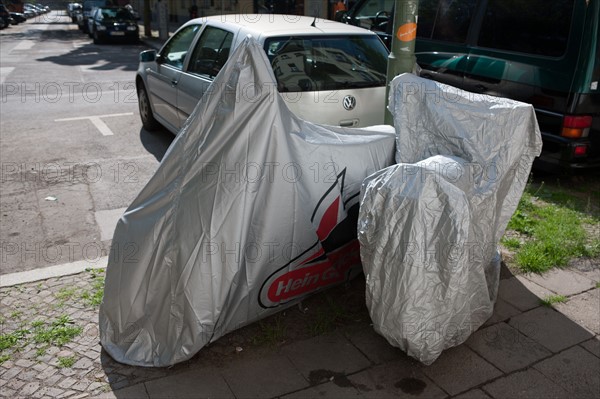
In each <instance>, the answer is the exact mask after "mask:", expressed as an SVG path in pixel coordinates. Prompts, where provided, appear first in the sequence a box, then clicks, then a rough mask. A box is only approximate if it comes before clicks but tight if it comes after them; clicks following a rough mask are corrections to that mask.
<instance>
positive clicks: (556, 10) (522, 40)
mask: <svg viewBox="0 0 600 399" xmlns="http://www.w3.org/2000/svg"><path fill="white" fill-rule="evenodd" d="M573 4H574V0H552V1H548V0H527V1H522V0H489V1H488V6H487V9H486V13H485V16H484V19H483V24H482V26H481V32H480V35H479V41H478V45H479V46H482V47H490V48H497V49H501V50H509V51H516V52H520V53H529V54H537V55H545V56H550V57H560V56H561V55H563V54H564V53H565V51H566V49H567V42H568V39H569V30H570V27H571V18H572V15H573Z"/></svg>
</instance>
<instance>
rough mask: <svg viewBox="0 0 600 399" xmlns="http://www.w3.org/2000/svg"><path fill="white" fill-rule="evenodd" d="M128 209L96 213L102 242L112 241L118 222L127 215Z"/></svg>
mask: <svg viewBox="0 0 600 399" xmlns="http://www.w3.org/2000/svg"><path fill="white" fill-rule="evenodd" d="M126 210H127V208H118V209H109V210H106V211H96V213H95V214H94V216H95V218H96V224H97V225H98V227H100V240H101V241H106V240H112V238H113V234H114V233H115V228H116V227H117V222H118V221H119V219H120V218H121V216H122V215H123V213H125V211H126Z"/></svg>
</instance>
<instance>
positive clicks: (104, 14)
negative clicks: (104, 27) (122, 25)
mask: <svg viewBox="0 0 600 399" xmlns="http://www.w3.org/2000/svg"><path fill="white" fill-rule="evenodd" d="M100 15H101V19H104V20H117V21H129V20H133V16H132V15H131V13H130V12H129V11H128V10H127V9H126V8H103V9H102V10H100Z"/></svg>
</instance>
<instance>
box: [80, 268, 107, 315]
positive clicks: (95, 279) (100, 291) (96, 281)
mask: <svg viewBox="0 0 600 399" xmlns="http://www.w3.org/2000/svg"><path fill="white" fill-rule="evenodd" d="M89 271H90V273H92V289H91V291H90V290H85V291H84V292H83V293H82V294H81V299H83V301H84V303H85V304H86V305H88V306H93V307H98V306H100V304H101V303H102V298H103V297H104V271H103V270H96V269H90V270H89Z"/></svg>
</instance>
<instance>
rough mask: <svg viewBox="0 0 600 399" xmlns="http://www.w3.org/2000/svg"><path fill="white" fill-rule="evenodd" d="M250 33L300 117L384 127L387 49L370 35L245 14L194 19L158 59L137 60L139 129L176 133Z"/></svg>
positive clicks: (319, 22) (152, 54) (146, 55)
mask: <svg viewBox="0 0 600 399" xmlns="http://www.w3.org/2000/svg"><path fill="white" fill-rule="evenodd" d="M249 35H250V36H252V37H253V38H255V39H256V40H257V41H258V42H259V43H260V44H261V46H262V47H263V48H264V50H265V53H266V55H267V57H268V58H269V61H270V63H271V66H272V68H273V72H274V75H275V78H276V80H277V90H278V91H279V93H281V94H282V95H283V98H284V100H285V102H286V103H287V105H288V107H289V108H290V110H291V111H292V112H293V113H294V114H295V115H297V116H298V117H300V118H302V119H304V120H308V121H311V122H315V123H320V124H326V125H334V126H345V127H364V126H371V125H378V124H382V123H383V119H384V109H385V81H386V68H387V57H388V50H387V49H386V47H385V45H384V44H383V43H382V42H381V40H380V39H379V37H378V36H377V35H376V34H375V33H373V32H370V31H368V30H365V29H362V28H357V27H354V26H351V25H345V24H341V23H338V22H334V21H329V20H323V19H315V18H312V17H303V16H292V15H272V14H256V15H252V14H244V15H222V16H213V17H206V18H197V19H194V20H191V21H189V22H187V23H186V24H184V25H183V26H182V27H181V28H179V29H178V30H177V32H175V34H174V35H173V36H172V37H171V38H170V39H169V40H168V41H167V42H166V43H165V44H164V46H163V47H162V48H161V49H160V51H159V52H158V53H156V51H154V50H148V51H144V52H142V53H141V54H140V65H139V68H138V71H137V76H136V87H137V93H138V103H139V108H140V116H141V118H142V122H143V125H144V128H145V129H147V130H153V129H156V128H158V127H159V125H163V126H164V127H166V128H167V129H168V130H169V131H171V132H172V133H173V134H177V132H178V131H179V129H180V128H181V127H182V126H183V124H184V122H185V120H186V119H187V118H188V116H189V115H190V114H191V113H192V111H193V110H194V108H195V106H196V104H197V103H198V101H199V100H200V98H201V97H202V96H203V94H204V93H205V92H206V90H207V89H208V86H209V85H210V83H211V82H212V81H213V79H214V77H215V76H216V75H217V73H218V72H219V70H220V69H221V68H222V66H223V65H224V64H225V62H226V61H227V59H228V57H229V54H230V53H231V52H232V51H233V50H234V49H235V48H236V47H237V46H238V45H239V44H240V43H241V42H242V41H243V40H244V38H246V37H247V36H249Z"/></svg>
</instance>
